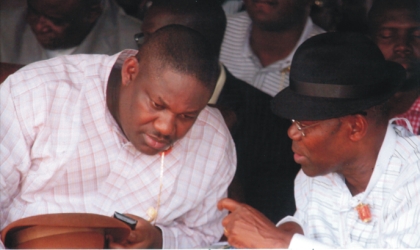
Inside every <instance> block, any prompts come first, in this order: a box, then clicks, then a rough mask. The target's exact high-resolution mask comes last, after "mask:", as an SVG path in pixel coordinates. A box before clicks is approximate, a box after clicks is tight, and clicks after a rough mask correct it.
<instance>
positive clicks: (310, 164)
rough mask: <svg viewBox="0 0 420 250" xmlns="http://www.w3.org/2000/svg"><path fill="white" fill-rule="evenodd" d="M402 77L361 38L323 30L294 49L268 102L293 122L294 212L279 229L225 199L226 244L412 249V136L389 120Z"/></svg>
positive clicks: (415, 221) (415, 152) (416, 174)
mask: <svg viewBox="0 0 420 250" xmlns="http://www.w3.org/2000/svg"><path fill="white" fill-rule="evenodd" d="M404 76H405V71H404V68H403V67H402V66H401V65H399V64H398V63H395V62H390V61H386V60H385V59H384V57H383V55H382V53H381V51H380V50H379V49H378V48H377V47H376V45H375V44H374V43H373V42H372V41H370V40H369V39H368V38H366V37H365V36H363V35H361V34H356V33H327V34H322V35H318V36H315V37H313V38H310V39H308V40H307V41H306V42H305V43H303V44H302V45H301V46H300V47H299V48H298V49H297V51H296V54H295V55H294V58H293V62H292V69H291V72H290V87H288V88H286V89H285V90H283V91H281V92H280V93H279V94H278V95H277V96H276V97H275V98H274V100H273V103H272V104H273V111H274V113H276V114H277V115H280V116H283V117H285V118H289V119H292V122H293V124H292V125H291V126H290V128H289V131H288V134H289V137H290V138H291V139H292V140H293V143H292V149H293V152H294V153H295V155H294V158H295V161H296V162H297V163H299V164H300V165H301V167H302V170H301V171H300V172H299V174H298V176H297V177H296V180H295V199H296V208H297V211H296V213H295V215H294V216H293V217H286V218H285V219H283V220H281V221H280V222H279V223H278V225H277V226H276V225H274V224H272V223H271V222H270V221H269V220H268V219H267V218H265V217H264V216H263V215H262V214H260V213H259V212H258V211H256V210H255V209H253V208H251V207H249V206H247V205H244V204H240V203H237V202H235V201H232V200H229V199H224V200H221V201H220V202H219V204H218V206H219V208H220V209H228V210H230V211H231V212H232V213H231V214H230V215H228V216H227V217H226V218H225V219H224V220H223V226H224V227H225V235H226V236H227V237H228V241H229V243H230V244H232V245H233V246H235V247H239V248H287V247H289V248H294V249H309V248H311V249H313V248H318V247H319V248H327V247H329V246H330V247H333V248H344V247H348V248H360V247H363V248H386V247H390V248H407V247H419V246H420V234H419V232H420V185H419V183H420V153H419V148H420V138H419V137H418V136H413V135H412V134H411V133H410V132H409V131H407V130H406V129H404V128H403V127H400V126H397V125H393V124H389V123H388V112H389V103H388V102H387V100H389V98H390V97H391V96H393V95H394V94H395V92H396V91H397V90H398V88H399V87H400V85H401V83H402V81H403V79H404Z"/></svg>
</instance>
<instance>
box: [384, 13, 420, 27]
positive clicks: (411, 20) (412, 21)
mask: <svg viewBox="0 0 420 250" xmlns="http://www.w3.org/2000/svg"><path fill="white" fill-rule="evenodd" d="M391 23H398V24H401V25H403V24H405V25H406V26H407V27H408V26H410V27H411V26H416V25H417V26H419V25H420V13H417V11H415V10H409V9H388V10H384V11H383V15H381V17H380V18H379V22H378V24H379V26H383V25H389V24H391Z"/></svg>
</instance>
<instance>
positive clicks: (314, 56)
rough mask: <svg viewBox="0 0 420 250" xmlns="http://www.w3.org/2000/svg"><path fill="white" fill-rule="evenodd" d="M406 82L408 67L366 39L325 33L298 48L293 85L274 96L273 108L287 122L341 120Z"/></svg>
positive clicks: (366, 107)
mask: <svg viewBox="0 0 420 250" xmlns="http://www.w3.org/2000/svg"><path fill="white" fill-rule="evenodd" d="M404 79H405V70H404V68H403V67H402V66H401V65H399V64H398V63H395V62H390V61H386V60H385V58H384V57H383V55H382V53H381V51H380V50H379V48H378V47H377V46H376V45H375V44H374V43H373V42H372V41H371V40H370V39H368V38H367V37H365V36H364V35H362V34H358V33H340V32H331V33H324V34H321V35H317V36H314V37H312V38H310V39H308V40H306V41H305V42H304V43H303V44H302V45H301V46H299V48H298V49H297V50H296V52H295V54H294V56H293V60H292V65H291V70H290V86H289V87H287V88H285V89H284V90H282V91H280V92H279V93H278V94H277V95H276V96H275V97H274V99H273V100H272V103H271V107H272V110H273V112H274V113H275V114H276V115H278V116H281V117H284V118H288V119H296V120H325V119H330V118H336V117H342V116H346V115H350V114H354V113H357V112H360V111H363V110H366V109H368V108H370V107H373V106H375V105H378V104H380V103H383V102H385V101H386V100H388V99H389V98H390V97H391V96H392V95H393V94H394V93H395V92H397V91H398V89H399V87H400V85H401V83H402V82H403V80H404Z"/></svg>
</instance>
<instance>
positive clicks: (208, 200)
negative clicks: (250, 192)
mask: <svg viewBox="0 0 420 250" xmlns="http://www.w3.org/2000/svg"><path fill="white" fill-rule="evenodd" d="M227 141H228V142H227V143H226V147H225V149H224V150H223V152H222V155H220V157H219V160H218V161H217V164H218V167H217V170H216V171H215V175H214V176H213V181H212V184H213V185H210V186H209V189H208V191H207V195H206V197H205V198H204V199H203V201H202V203H201V204H199V205H198V206H196V207H194V208H193V209H191V210H190V211H189V212H187V213H185V214H184V215H182V216H181V217H180V218H178V219H177V220H176V221H174V222H173V223H172V224H171V225H170V226H161V225H157V226H158V227H159V228H160V229H161V230H162V237H163V248H164V249H168V248H202V247H206V246H210V245H211V244H213V243H214V242H217V241H219V239H220V237H221V236H222V233H223V227H222V219H223V218H224V217H225V216H226V215H227V212H226V211H219V210H218V209H217V205H216V204H217V202H218V201H219V200H220V199H222V198H224V197H226V196H227V188H228V186H229V184H230V182H231V181H232V178H233V175H234V173H235V167H236V152H235V147H234V144H233V141H232V139H231V138H229V140H227ZM212 157H215V156H214V155H213V156H212Z"/></svg>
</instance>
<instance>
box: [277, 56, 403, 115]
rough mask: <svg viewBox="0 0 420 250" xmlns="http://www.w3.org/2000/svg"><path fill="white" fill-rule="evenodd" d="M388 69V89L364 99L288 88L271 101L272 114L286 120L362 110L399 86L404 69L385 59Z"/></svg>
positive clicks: (393, 91) (387, 95)
mask: <svg viewBox="0 0 420 250" xmlns="http://www.w3.org/2000/svg"><path fill="white" fill-rule="evenodd" d="M387 64H388V65H387V66H388V69H389V71H388V72H387V73H389V77H388V84H387V86H386V87H387V89H386V90H384V91H382V93H379V94H377V95H375V96H372V97H370V98H364V99H344V98H323V97H313V96H305V95H300V94H297V93H296V92H294V91H293V90H291V89H290V87H287V88H285V89H283V90H282V91H281V92H279V93H278V94H277V95H276V96H275V97H274V99H273V100H272V103H271V107H272V111H273V113H274V114H276V115H278V116H281V117H283V118H286V119H296V120H304V121H314V120H326V119H332V118H337V117H343V116H346V115H350V114H354V113H357V112H360V111H364V110H366V109H369V108H371V107H373V106H376V105H379V104H381V103H383V102H385V101H387V100H388V99H389V98H390V97H391V96H393V95H394V94H395V93H396V92H397V91H398V90H399V88H400V87H401V84H402V80H403V79H404V76H405V71H403V70H401V68H402V67H401V66H400V65H398V67H396V66H395V65H396V63H394V62H387Z"/></svg>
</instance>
